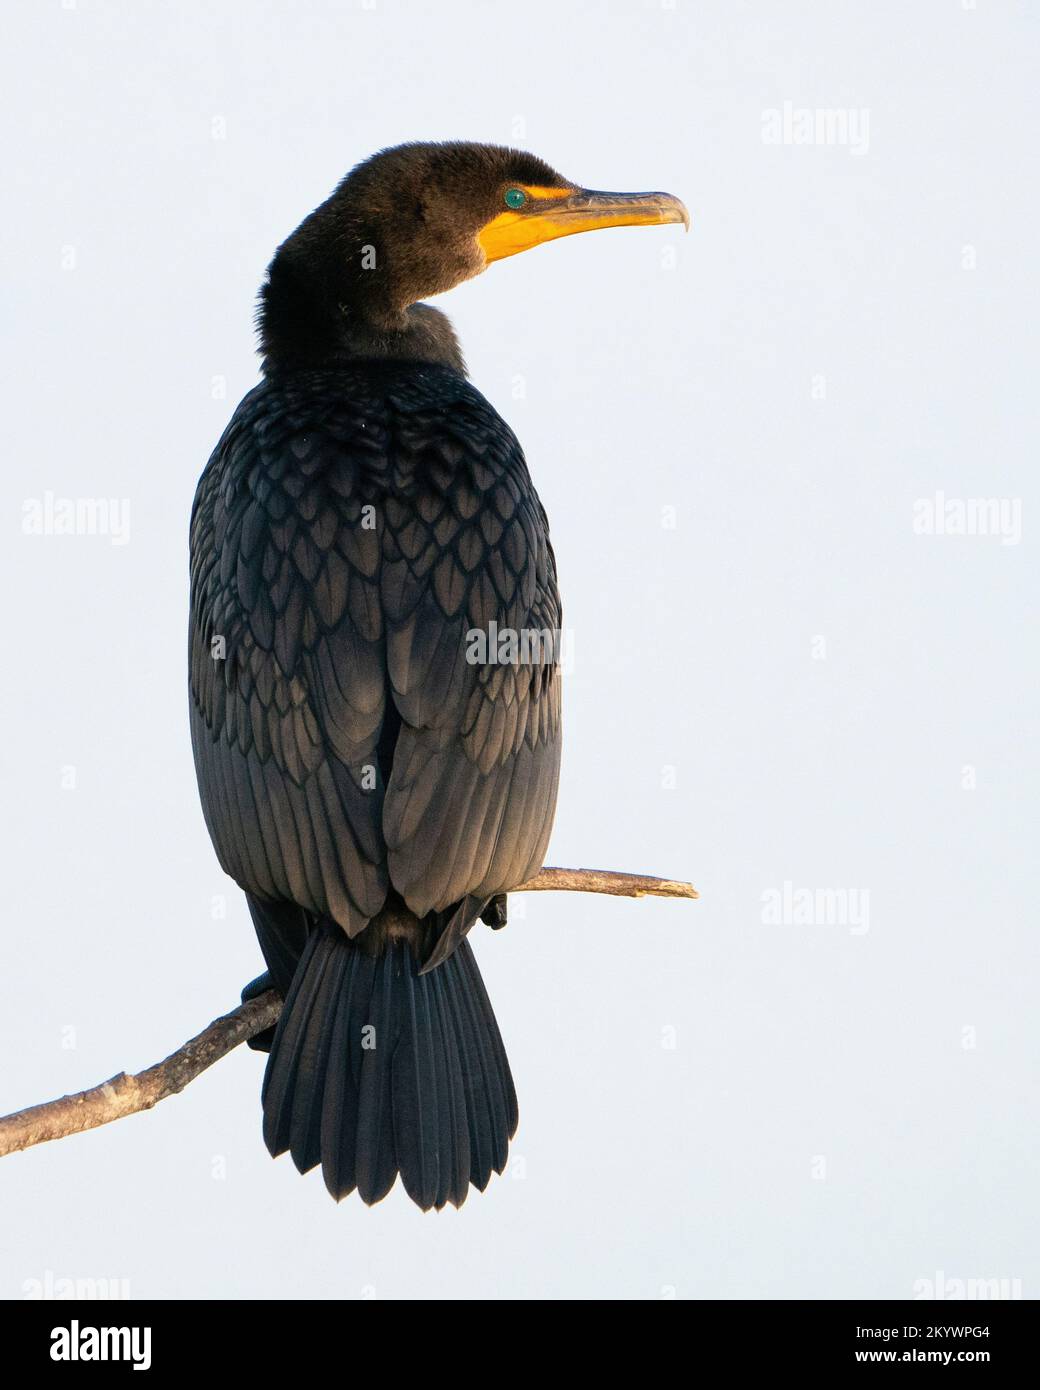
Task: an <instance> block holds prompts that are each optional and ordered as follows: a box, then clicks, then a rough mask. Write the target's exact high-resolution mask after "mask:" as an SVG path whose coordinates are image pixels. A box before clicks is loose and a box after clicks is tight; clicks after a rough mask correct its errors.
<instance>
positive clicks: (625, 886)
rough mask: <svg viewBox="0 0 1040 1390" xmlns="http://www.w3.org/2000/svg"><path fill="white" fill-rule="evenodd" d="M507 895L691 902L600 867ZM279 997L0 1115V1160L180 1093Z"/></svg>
mask: <svg viewBox="0 0 1040 1390" xmlns="http://www.w3.org/2000/svg"><path fill="white" fill-rule="evenodd" d="M510 891H511V892H514V893H546V892H557V891H562V892H576V893H608V894H610V895H612V896H614V897H628V898H642V897H648V896H653V897H659V898H696V896H697V890H696V889H695V888H694V887H693V885H692V884H689V883H681V882H679V881H677V880H676V879H671V878H651V877H649V876H647V875H646V874H618V873H613V872H611V871H610V870H608V869H542V870H541V872H540V873H538V874H536V875H535V876H534V878H532V879H528V881H527V882H526V883H521V884H520V886H519V887H518V888H514V889H511V890H510ZM281 1010H282V1000H281V996H280V995H278V994H277V993H276V992H275V991H274V990H273V989H269V990H267V991H266V992H265V993H264V994H261V995H259V996H258V997H257V998H256V999H250V1000H249V1001H248V1002H247V1003H245V1004H241V1005H239V1007H238V1008H237V1009H232V1011H231V1013H229V1014H224V1015H223V1016H222V1017H220V1018H217V1019H214V1020H213V1022H212V1023H211V1024H210V1025H209V1027H208V1028H204V1029H203V1030H202V1032H201V1033H199V1034H198V1035H197V1036H196V1037H194V1038H192V1039H191V1041H190V1042H186V1043H185V1044H184V1046H183V1047H180V1048H178V1049H177V1051H176V1052H173V1053H171V1054H170V1056H169V1057H167V1058H166V1059H165V1060H164V1061H162V1062H157V1063H156V1064H155V1066H153V1067H149V1068H148V1069H147V1071H141V1072H137V1073H136V1074H135V1075H133V1076H128V1075H127V1073H126V1072H120V1073H119V1075H118V1076H113V1077H112V1078H111V1079H110V1080H109V1081H103V1082H102V1083H101V1085H100V1086H92V1087H91V1088H90V1090H89V1091H78V1092H77V1093H76V1094H75V1095H71V1096H62V1097H61V1098H60V1099H59V1100H50V1101H45V1102H44V1104H42V1105H33V1106H30V1107H29V1109H27V1110H18V1111H15V1113H14V1114H13V1115H6V1116H4V1117H3V1118H0V1157H3V1155H4V1154H12V1153H18V1152H19V1150H21V1149H30V1148H32V1146H33V1145H34V1144H43V1143H46V1142H47V1140H49V1139H64V1138H65V1136H66V1135H69V1134H80V1133H82V1131H83V1130H85V1129H97V1127H98V1126H99V1125H107V1124H109V1123H110V1122H111V1121H112V1120H121V1119H122V1118H123V1117H124V1115H134V1114H136V1113H137V1112H138V1111H139V1110H151V1108H152V1106H153V1105H157V1104H158V1103H159V1101H161V1100H165V1099H166V1098H167V1096H175V1095H176V1094H177V1093H178V1091H183V1090H184V1088H185V1086H187V1085H188V1083H189V1082H190V1081H194V1080H195V1078H196V1077H197V1076H199V1075H201V1074H202V1072H204V1071H206V1070H207V1068H209V1067H211V1066H212V1065H213V1063H214V1062H219V1061H220V1059H221V1057H223V1056H225V1055H226V1054H227V1053H228V1052H230V1051H231V1050H232V1049H233V1048H236V1047H238V1045H239V1043H243V1042H245V1041H246V1040H247V1039H248V1038H252V1037H255V1036H256V1034H257V1033H262V1032H264V1030H265V1029H267V1028H270V1027H272V1026H273V1025H274V1024H275V1023H277V1022H278V1015H279V1014H280V1013H281Z"/></svg>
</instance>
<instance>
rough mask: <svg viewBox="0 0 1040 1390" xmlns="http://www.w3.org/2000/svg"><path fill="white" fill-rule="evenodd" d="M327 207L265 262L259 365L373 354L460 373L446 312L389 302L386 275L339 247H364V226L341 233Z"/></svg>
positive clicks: (325, 362)
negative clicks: (446, 368)
mask: <svg viewBox="0 0 1040 1390" xmlns="http://www.w3.org/2000/svg"><path fill="white" fill-rule="evenodd" d="M325 212H326V209H325V208H324V207H322V208H319V209H318V210H317V212H315V213H312V214H311V216H310V217H309V218H308V219H307V220H306V221H305V222H304V223H303V224H302V225H301V226H300V227H299V228H297V230H296V231H295V232H294V233H293V235H292V236H291V237H290V238H289V240H288V241H286V242H285V243H284V244H283V245H282V246H281V247H279V249H278V251H277V252H276V254H275V257H274V260H273V261H272V262H271V264H270V266H269V267H268V272H267V280H266V281H265V283H264V285H263V288H262V289H261V291H260V302H259V306H258V311H257V326H258V329H259V334H260V346H261V351H262V353H263V359H264V363H263V365H264V371H265V372H268V373H270V372H271V371H276V370H282V369H292V368H301V367H311V368H313V367H328V366H336V365H339V364H342V363H344V362H358V361H365V360H373V359H376V360H382V361H402V362H435V363H438V364H439V365H442V366H446V367H450V368H451V369H452V370H453V371H457V372H459V373H460V374H461V375H463V376H464V375H465V374H466V365H465V362H464V360H463V357H462V350H461V348H460V347H459V342H458V339H457V338H456V336H455V330H454V329H453V328H452V325H451V322H450V320H449V319H448V318H447V316H446V315H444V314H442V313H441V312H440V310H439V309H434V308H432V307H431V306H430V305H429V304H418V303H416V304H404V305H402V304H400V303H397V302H395V299H396V297H395V295H394V293H393V285H392V282H391V281H390V279H389V277H388V276H386V275H384V274H380V273H378V271H372V270H369V269H367V268H366V266H365V265H364V264H363V257H350V256H348V255H346V254H345V253H344V246H349V245H351V243H353V244H354V245H355V246H365V245H367V242H366V236H365V232H364V229H362V228H356V229H352V230H351V229H349V228H348V229H346V234H344V232H345V229H344V227H343V223H342V221H341V220H340V221H339V222H338V225H337V224H336V223H333V221H332V219H331V218H329V217H327V216H326V215H325ZM355 262H357V263H356V264H355Z"/></svg>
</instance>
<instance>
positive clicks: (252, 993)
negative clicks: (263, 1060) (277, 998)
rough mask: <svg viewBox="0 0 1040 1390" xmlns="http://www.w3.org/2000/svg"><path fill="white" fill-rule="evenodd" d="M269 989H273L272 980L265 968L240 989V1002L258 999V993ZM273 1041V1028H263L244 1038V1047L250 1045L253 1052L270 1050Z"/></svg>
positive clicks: (264, 992)
mask: <svg viewBox="0 0 1040 1390" xmlns="http://www.w3.org/2000/svg"><path fill="white" fill-rule="evenodd" d="M269 989H274V981H273V980H272V979H271V972H270V971H269V970H265V971H264V973H263V974H262V975H258V976H257V977H256V979H255V980H250V981H249V983H248V984H247V985H246V987H245V989H244V990H243V991H242V1003H243V1004H248V1003H249V1001H250V999H259V997H260V995H261V994H266V993H267V991H268V990H269ZM273 1043H274V1029H273V1028H265V1029H264V1031H263V1032H262V1033H257V1035H256V1036H255V1037H253V1038H247V1039H246V1047H251V1048H252V1049H253V1051H254V1052H270V1050H271V1046H272V1044H273Z"/></svg>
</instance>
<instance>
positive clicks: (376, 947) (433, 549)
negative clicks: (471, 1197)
mask: <svg viewBox="0 0 1040 1390" xmlns="http://www.w3.org/2000/svg"><path fill="white" fill-rule="evenodd" d="M662 222H683V223H684V224H686V225H687V226H688V225H689V219H688V216H687V213H686V209H685V208H684V207H683V205H682V203H680V202H679V201H678V199H676V198H674V197H672V196H671V195H669V194H664V193H637V194H612V193H596V192H590V191H588V190H586V189H583V188H580V187H578V186H577V185H575V184H573V183H572V182H571V181H570V180H568V179H565V178H563V177H562V176H561V175H560V174H558V173H556V171H555V170H553V169H551V168H550V167H549V165H548V164H545V163H544V162H543V161H542V160H540V159H537V158H535V157H534V156H533V155H530V154H524V153H521V152H518V151H516V150H510V149H503V148H498V147H492V146H486V145H477V144H465V143H449V144H414V145H403V146H399V147H397V148H395V149H389V150H385V151H383V152H382V153H380V154H377V155H375V156H373V157H372V158H371V159H369V160H367V161H365V162H364V163H362V164H360V165H358V167H357V168H355V169H354V170H353V172H352V173H350V174H349V175H348V176H347V177H346V178H345V179H344V180H343V182H342V183H341V184H340V185H339V186H338V187H337V188H336V190H335V192H334V193H333V194H332V195H331V197H329V198H328V200H327V201H326V202H324V203H322V204H321V206H320V207H318V208H317V209H316V210H315V211H314V212H312V213H311V214H310V216H309V217H307V218H306V219H305V220H304V221H303V222H302V223H301V224H300V226H299V227H298V228H297V229H296V231H295V232H294V233H293V234H292V236H290V237H289V239H288V240H287V241H286V242H284V243H283V245H282V246H280V247H279V249H278V251H277V252H276V254H275V256H274V259H273V260H272V261H271V264H270V267H269V269H268V273H267V278H266V281H265V283H264V285H263V288H262V290H261V293H260V303H259V310H258V326H259V334H260V341H261V345H262V351H263V380H262V382H261V384H260V385H259V386H257V387H256V388H255V390H252V391H250V392H249V394H248V395H247V396H246V397H245V398H244V400H243V401H242V403H241V404H240V405H239V407H238V409H237V410H236V411H235V414H234V416H233V417H232V419H231V422H230V424H229V425H228V427H227V429H226V430H225V432H224V434H223V436H222V437H221V439H220V442H219V443H218V444H217V447H216V449H215V450H214V452H213V455H212V457H211V458H210V460H209V463H208V464H207V466H206V469H205V471H204V473H203V475H202V478H201V480H200V482H199V486H198V491H197V494H196V497H195V505H194V508H193V511H192V521H191V618H190V634H189V660H190V688H191V728H192V744H193V748H194V754H195V766H196V771H197V775H198V782H199V790H200V794H201V798H202V806H203V811H204V813H205V817H206V824H207V826H208V829H209V833H210V836H211V838H212V840H213V844H214V847H215V849H216V852H217V856H218V858H219V860H220V863H221V866H222V867H223V869H224V870H225V872H226V873H228V874H229V875H230V876H231V877H232V878H233V879H234V880H235V881H236V882H237V883H238V884H239V885H240V886H241V887H242V888H243V889H244V890H245V892H246V898H247V902H248V905H249V910H250V913H251V915H252V918H253V922H254V925H255V927H256V933H257V936H258V938H259V942H260V947H261V950H262V951H263V955H264V958H265V960H266V963H267V967H268V971H269V977H268V976H265V977H261V981H259V982H257V989H259V988H260V987H261V986H264V985H266V984H268V983H273V985H274V986H275V987H276V988H277V990H279V991H280V992H281V994H282V995H283V996H284V998H285V1005H284V1008H283V1011H282V1014H281V1017H280V1020H279V1022H278V1025H277V1029H276V1030H272V1032H273V1037H272V1036H270V1035H268V1036H267V1037H266V1038H265V1039H263V1040H262V1041H261V1044H260V1045H261V1046H262V1047H263V1048H264V1049H265V1050H269V1051H270V1056H269V1058H268V1062H267V1070H266V1074H265V1076H264V1083H263V1093H262V1095H263V1115H264V1118H263V1132H264V1139H265V1141H266V1143H267V1146H268V1148H269V1149H270V1151H271V1153H272V1154H273V1155H277V1154H280V1153H284V1152H285V1151H286V1150H288V1151H289V1152H290V1153H291V1154H292V1157H293V1160H294V1161H295V1163H296V1166H297V1167H298V1168H299V1170H300V1171H301V1172H306V1171H307V1170H308V1169H310V1168H313V1167H315V1166H316V1165H317V1164H318V1163H320V1164H321V1167H322V1171H323V1174H324V1178H325V1182H326V1185H327V1186H328V1189H329V1191H330V1192H331V1193H332V1195H333V1196H334V1197H335V1198H337V1199H339V1198H341V1197H343V1196H344V1195H346V1194H347V1193H348V1192H351V1191H353V1190H354V1188H355V1187H356V1188H357V1189H358V1191H359V1193H360V1195H361V1197H362V1198H363V1199H364V1200H365V1201H366V1202H377V1201H379V1199H380V1198H382V1197H384V1196H385V1195H386V1193H387V1192H388V1191H389V1190H390V1188H391V1187H392V1186H393V1184H394V1180H395V1178H396V1176H397V1174H398V1173H400V1175H401V1178H402V1181H403V1183H404V1186H405V1188H406V1190H407V1192H408V1194H409V1196H410V1197H411V1198H412V1199H413V1200H414V1201H415V1202H417V1203H418V1204H419V1205H420V1206H421V1207H423V1208H429V1207H431V1206H434V1207H438V1208H439V1207H442V1206H443V1205H444V1204H445V1203H446V1202H452V1203H453V1204H455V1205H456V1206H458V1205H460V1204H461V1203H462V1202H463V1201H464V1200H465V1197H466V1194H467V1191H468V1187H469V1184H470V1183H473V1184H474V1186H476V1187H478V1188H480V1189H481V1190H483V1189H484V1188H485V1187H486V1186H487V1183H488V1180H489V1178H490V1175H491V1172H492V1170H494V1171H495V1172H498V1173H500V1172H501V1171H502V1169H503V1167H504V1165H505V1161H506V1155H507V1151H508V1147H509V1140H510V1139H511V1138H512V1135H513V1133H514V1131H515V1129H516V1124H517V1107H516V1094H515V1092H514V1089H513V1081H512V1077H511V1075H510V1070H509V1063H508V1062H507V1060H506V1055H505V1050H504V1048H503V1045H502V1039H501V1037H500V1035H499V1031H498V1025H497V1024H496V1022H495V1017H494V1014H493V1013H492V1011H491V1005H490V1003H489V1002H488V997H487V993H486V992H485V989H484V985H483V982H482V980H481V977H480V974H479V972H478V970H477V965H476V961H475V960H474V957H473V953H472V951H471V950H470V947H469V944H468V943H467V941H466V933H467V932H468V931H469V929H470V927H471V926H472V925H473V923H474V922H475V921H476V920H477V919H478V918H482V919H483V920H484V921H485V922H488V923H489V924H490V925H492V926H501V925H502V924H503V923H504V922H505V915H506V914H505V894H506V892H507V891H508V890H509V889H510V888H514V887H516V886H517V885H518V884H519V883H521V882H523V881H524V879H526V878H528V877H529V876H531V875H532V874H534V873H535V872H536V871H537V870H538V869H539V868H540V867H541V864H542V859H543V856H544V853H545V849H546V845H547V843H548V839H549V831H550V828H551V826H552V820H553V814H554V810H555V803H556V785H557V778H558V774H559V762H560V675H559V667H558V664H557V662H556V660H555V657H556V649H555V646H554V645H553V644H551V643H542V644H539V643H537V642H536V643H534V644H533V650H534V653H535V654H534V656H533V657H531V655H530V652H531V650H532V647H530V646H529V647H528V648H526V651H527V655H528V659H527V660H526V661H525V660H519V659H517V660H513V659H512V658H510V659H509V660H507V661H506V662H504V663H503V662H501V661H500V662H496V663H491V662H484V663H481V662H479V661H477V662H474V661H473V660H472V654H473V646H472V643H469V642H468V640H467V639H468V636H471V635H472V634H474V633H479V632H483V633H489V632H491V631H492V625H493V624H494V625H496V627H497V631H498V632H499V633H501V632H503V631H506V630H511V631H512V632H513V633H515V634H523V633H527V632H531V631H534V632H537V633H544V632H545V631H546V630H548V631H549V632H551V633H554V634H555V633H558V631H559V628H560V598H559V593H558V591H557V587H556V563H555V560H554V557H553V551H552V546H551V545H550V543H549V531H548V525H547V522H546V517H545V512H544V510H543V508H542V505H541V503H540V502H539V500H538V495H537V493H536V492H535V490H534V487H533V485H532V483H531V479H530V477H529V475H528V471H527V464H526V462H525V460H524V455H523V451H522V450H521V448H520V445H519V443H518V442H517V440H516V438H515V436H514V435H513V432H512V431H511V430H510V428H509V426H508V425H507V424H506V423H505V422H504V421H503V420H502V419H501V417H500V416H499V415H498V414H497V413H496V411H495V410H494V409H493V408H492V407H491V405H489V403H488V402H487V401H486V400H485V399H484V397H483V396H482V395H481V394H480V392H479V391H477V390H476V389H475V388H474V387H473V386H471V385H470V384H469V382H468V380H467V379H466V369H465V366H464V364H463V359H462V354H461V352H460V350H459V345H458V342H457V340H456V338H455V334H454V332H453V330H452V328H451V325H450V323H449V322H448V320H447V319H446V318H445V317H444V315H443V314H442V313H441V312H440V311H439V310H437V309H434V308H431V307H430V306H429V305H427V304H424V303H422V302H420V301H422V300H423V298H424V297H426V296H428V295H432V294H439V293H441V292H442V291H444V290H449V289H451V288H452V286H454V285H457V284H459V283H461V282H462V281H464V280H468V279H470V278H471V277H472V276H474V275H479V274H480V272H481V271H483V270H484V269H485V267H486V266H488V265H489V264H490V263H491V262H492V261H496V260H499V259H501V258H502V257H504V256H511V255H514V254H515V253H516V252H518V251H523V250H526V249H528V248H529V247H533V246H536V245H538V244H539V243H540V242H543V241H548V240H550V239H552V238H554V237H560V236H567V235H569V234H571V233H573V232H583V231H588V230H591V229H594V228H599V227H619V226H630V225H639V224H654V223H662Z"/></svg>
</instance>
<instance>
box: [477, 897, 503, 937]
mask: <svg viewBox="0 0 1040 1390" xmlns="http://www.w3.org/2000/svg"><path fill="white" fill-rule="evenodd" d="M480 920H481V921H482V922H483V923H484V925H485V926H486V927H491V929H492V930H493V931H500V930H501V929H502V928H503V927H504V926H505V924H506V921H507V920H508V912H507V909H506V895H505V894H504V893H499V894H497V896H496V897H494V898H492V899H491V901H490V902H489V903H488V905H487V907H485V909H484V911H483V912H482V913H481V914H480Z"/></svg>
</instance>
